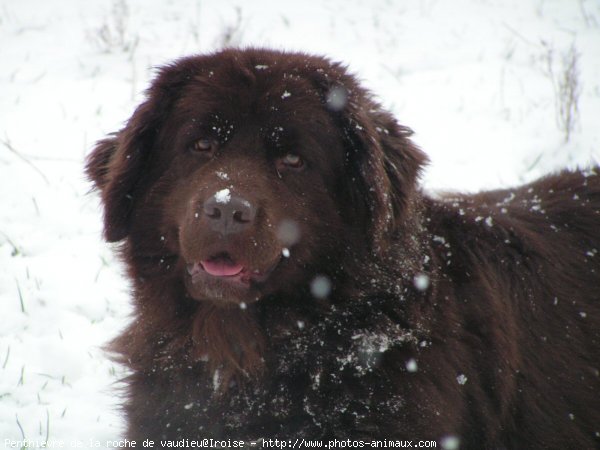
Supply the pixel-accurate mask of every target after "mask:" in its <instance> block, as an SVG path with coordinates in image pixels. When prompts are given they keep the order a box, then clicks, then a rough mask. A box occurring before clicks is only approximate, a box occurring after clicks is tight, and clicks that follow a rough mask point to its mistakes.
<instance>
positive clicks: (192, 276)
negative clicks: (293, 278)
mask: <svg viewBox="0 0 600 450" xmlns="http://www.w3.org/2000/svg"><path fill="white" fill-rule="evenodd" d="M280 261H281V258H277V259H276V260H275V261H274V262H272V263H271V264H268V265H267V267H266V268H264V269H258V268H252V267H250V266H249V265H248V264H245V263H243V262H242V261H239V260H236V259H234V258H233V257H232V256H231V255H230V254H229V253H225V252H223V253H219V254H216V255H213V256H211V257H209V258H207V259H200V260H199V261H194V262H191V263H188V264H187V267H186V269H187V273H188V275H189V277H188V281H191V287H192V290H193V291H196V288H200V287H201V286H203V285H207V284H208V285H211V286H212V287H213V289H212V290H213V291H214V287H216V286H217V285H218V284H221V283H223V285H224V286H225V285H228V286H230V287H235V288H237V289H248V288H250V287H258V286H260V285H261V284H262V283H264V282H266V281H267V279H268V278H269V275H271V273H272V272H273V270H275V268H276V267H277V266H278V265H279V262H280Z"/></svg>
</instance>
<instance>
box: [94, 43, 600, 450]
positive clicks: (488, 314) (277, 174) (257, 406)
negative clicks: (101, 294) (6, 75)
mask: <svg viewBox="0 0 600 450" xmlns="http://www.w3.org/2000/svg"><path fill="white" fill-rule="evenodd" d="M410 135H411V131H410V129H409V128H406V127H404V126H402V125H399V124H398V123H397V122H396V120H395V119H394V118H393V117H392V115H391V114H390V113H388V112H387V111H385V110H383V109H382V108H381V106H380V105H379V104H378V103H377V102H376V101H374V100H373V98H372V96H371V94H370V93H369V92H368V91H366V90H365V89H364V88H362V87H361V86H360V85H359V84H358V82H357V80H356V79H355V78H354V77H353V76H352V75H351V74H349V73H348V72H347V71H346V69H345V68H344V66H343V65H341V64H338V63H335V62H331V61H329V60H328V59H325V58H322V57H316V56H311V55H307V54H303V53H286V52H279V51H271V50H264V49H247V50H236V49H229V50H225V51H221V52H218V53H214V54H209V55H201V56H192V57H189V58H184V59H181V60H178V61H176V62H174V63H173V64H171V65H168V66H166V67H163V68H162V69H161V70H160V72H159V73H158V75H157V77H156V79H155V80H154V81H153V82H152V85H151V86H150V88H149V90H148V92H147V98H146V100H145V101H144V102H143V103H142V104H141V105H140V106H139V107H138V108H137V110H136V111H135V112H134V113H133V116H132V117H131V118H130V119H129V121H128V122H127V124H126V125H125V126H124V128H123V129H121V130H120V131H118V132H117V133H115V134H113V135H110V136H108V137H107V138H106V139H104V140H102V141H100V142H99V143H98V144H97V146H96V148H95V149H94V151H93V152H92V153H91V155H90V156H89V158H88V161H87V174H88V176H89V177H90V178H91V180H92V181H93V183H94V185H95V187H96V188H97V189H98V191H99V193H100V196H101V199H102V203H103V206H104V235H105V238H106V240H107V241H109V242H118V243H119V245H118V251H119V253H120V255H121V257H122V260H123V261H124V263H125V265H126V267H127V270H128V276H129V278H130V279H131V281H132V283H133V304H134V313H133V318H132V322H131V324H130V325H129V327H128V328H127V329H126V330H125V331H124V332H123V333H122V334H121V335H120V336H119V337H118V338H117V339H116V340H115V341H114V342H113V343H112V346H111V350H112V351H113V353H114V354H115V357H116V358H117V359H118V360H119V361H121V362H122V363H123V364H125V365H126V366H127V367H128V368H129V369H130V371H131V373H130V376H129V377H128V378H127V379H126V380H125V386H126V398H127V400H126V402H125V405H124V409H125V413H126V416H127V426H128V431H127V437H128V438H130V439H135V440H137V441H138V442H139V441H142V440H145V439H151V440H153V441H154V446H168V445H169V444H171V445H173V444H175V443H176V442H175V441H177V440H178V439H194V440H199V439H200V438H214V439H240V440H244V441H245V443H246V444H247V443H251V444H253V443H254V442H255V441H256V440H258V439H260V438H265V439H275V438H277V439H282V440H284V441H280V443H282V442H283V443H285V444H286V445H289V446H292V445H295V446H298V445H303V443H304V444H306V443H307V441H302V440H301V439H320V440H323V442H325V440H337V445H338V446H339V445H344V446H373V445H377V443H379V445H399V444H401V445H404V446H410V445H412V446H414V447H417V446H423V445H428V446H433V445H438V446H439V447H442V448H461V449H501V448H505V449H539V448H556V449H558V448H561V449H592V448H600V375H599V370H600V170H599V169H598V168H597V167H596V168H592V169H589V170H585V171H575V172H568V171H565V172H561V173H559V174H557V175H551V176H548V177H545V178H542V179H541V180H539V181H536V182H533V183H531V184H528V185H526V186H523V187H519V188H516V189H506V190H496V191H491V192H482V193H479V194H477V195H451V196H442V197H440V198H438V197H435V198H432V197H430V196H428V195H427V194H425V193H423V192H422V190H421V189H420V188H419V186H418V179H419V174H420V172H421V170H422V168H423V166H424V164H425V163H426V162H427V157H426V156H425V154H424V153H423V152H422V151H421V150H420V149H418V148H417V147H416V146H415V145H414V144H413V143H412V142H411V140H410V139H409V137H410ZM296 439H300V440H298V441H296ZM348 440H350V441H348ZM381 440H385V441H381ZM409 441H410V442H409ZM434 441H436V442H434ZM227 442H231V441H227ZM263 442H264V441H263ZM183 443H187V444H189V445H192V444H191V443H193V441H185V442H183Z"/></svg>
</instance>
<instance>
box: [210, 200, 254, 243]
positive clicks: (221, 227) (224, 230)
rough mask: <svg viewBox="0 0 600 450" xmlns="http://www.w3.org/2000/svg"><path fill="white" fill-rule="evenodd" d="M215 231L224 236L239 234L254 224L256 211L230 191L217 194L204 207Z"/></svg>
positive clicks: (247, 202) (250, 204)
mask: <svg viewBox="0 0 600 450" xmlns="http://www.w3.org/2000/svg"><path fill="white" fill-rule="evenodd" d="M202 211H203V213H204V215H205V216H206V217H207V218H208V223H209V225H210V227H211V228H212V229H213V230H214V231H218V232H219V233H221V234H223V235H227V234H234V233H239V232H241V231H243V230H245V229H247V228H248V227H250V226H251V225H252V224H253V223H254V218H255V217H256V209H255V208H254V206H253V205H252V203H250V202H249V201H248V200H246V199H245V198H243V197H240V196H237V195H232V194H231V192H230V191H229V189H223V190H222V191H219V192H217V193H215V194H214V195H213V196H211V197H210V198H209V199H208V200H206V201H205V202H204V205H203V206H202Z"/></svg>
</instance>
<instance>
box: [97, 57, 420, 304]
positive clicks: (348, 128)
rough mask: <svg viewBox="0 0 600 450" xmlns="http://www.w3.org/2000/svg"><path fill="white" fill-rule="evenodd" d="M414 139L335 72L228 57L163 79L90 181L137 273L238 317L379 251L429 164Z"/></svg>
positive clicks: (199, 62)
mask: <svg viewBox="0 0 600 450" xmlns="http://www.w3.org/2000/svg"><path fill="white" fill-rule="evenodd" d="M409 135H410V130H408V129H407V128H404V127H401V126H399V125H398V124H397V122H396V121H395V120H394V119H393V118H392V117H391V115H389V114H388V113H387V112H385V111H383V110H382V109H381V108H380V106H379V105H378V104H377V103H375V102H374V101H373V100H372V99H371V97H370V95H369V93H368V92H366V91H365V90H364V89H362V88H361V87H360V86H359V85H358V84H357V82H356V80H355V79H354V78H353V77H352V76H351V75H349V74H348V73H347V71H346V70H345V68H344V67H342V66H341V65H339V64H336V63H331V62H330V61H328V60H326V59H324V58H319V57H314V56H309V55H305V54H299V53H282V52H275V51H265V50H256V49H253V50H226V51H223V52H219V53H216V54H212V55H207V56H195V57H190V58H186V59H182V60H180V61H177V62H175V63H174V64H172V65H169V66H167V67H164V68H163V69H161V70H160V72H159V74H158V76H157V77H156V79H155V80H154V82H153V83H152V85H151V87H150V89H149V90H148V93H147V99H146V101H145V102H144V103H142V104H141V105H140V106H139V107H138V109H137V110H136V111H135V112H134V114H133V115H132V117H131V118H130V119H129V121H128V122H127V124H126V126H125V127H124V128H123V129H122V130H120V131H119V132H117V133H115V134H114V135H111V136H109V137H108V138H107V139H105V140H103V141H100V142H99V143H98V145H97V146H96V148H95V149H94V151H93V152H92V154H91V155H90V156H89V158H88V163H87V173H88V175H89V177H90V178H91V179H92V180H93V182H94V183H95V186H96V187H97V188H98V190H99V191H100V194H101V198H102V201H103V204H104V234H105V237H106V239H107V240H108V241H111V242H116V241H122V240H125V241H126V242H127V247H128V249H129V255H130V257H129V258H128V259H129V260H131V261H132V262H133V264H134V265H135V264H138V265H139V266H140V267H145V268H146V269H144V270H147V271H148V272H149V273H152V274H157V273H162V272H161V271H163V272H166V271H168V273H169V274H170V275H169V276H171V277H175V278H177V279H179V280H180V281H181V283H182V285H184V286H185V292H186V293H187V295H188V296H189V297H191V298H193V299H195V300H198V301H201V302H202V301H205V300H206V301H211V302H214V303H218V304H222V305H225V304H231V303H234V304H243V303H250V302H253V301H255V300H258V299H260V298H261V297H264V296H265V295H269V294H272V293H275V292H281V291H286V290H290V289H296V288H297V287H298V286H299V285H301V284H302V285H306V284H307V283H309V282H310V281H311V279H312V278H313V277H314V276H315V275H317V274H323V275H326V276H328V277H331V278H333V279H335V277H336V273H337V272H339V271H343V265H344V264H345V263H348V261H349V260H350V259H360V258H364V257H366V256H367V255H369V254H372V253H377V252H381V251H382V249H384V248H385V243H386V239H388V238H389V236H391V234H392V233H394V231H395V230H397V229H398V227H399V226H400V225H399V224H401V223H402V221H403V217H404V216H405V214H406V213H407V211H408V209H409V208H410V207H411V206H410V205H411V199H412V198H413V195H414V192H415V186H416V180H417V177H418V174H419V171H420V168H421V166H422V165H423V163H424V162H425V160H426V158H425V156H424V155H423V154H422V153H421V151H420V150H418V149H417V148H416V147H415V146H414V145H412V144H411V142H410V141H409V139H408V136H409ZM348 264H349V263H348ZM153 265H154V266H156V267H149V266H153ZM142 275H145V274H142Z"/></svg>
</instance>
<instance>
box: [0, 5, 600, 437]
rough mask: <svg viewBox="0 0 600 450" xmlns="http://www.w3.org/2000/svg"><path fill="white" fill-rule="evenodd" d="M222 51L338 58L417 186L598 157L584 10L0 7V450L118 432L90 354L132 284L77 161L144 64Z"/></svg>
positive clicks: (593, 22)
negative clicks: (416, 173) (408, 133)
mask: <svg viewBox="0 0 600 450" xmlns="http://www.w3.org/2000/svg"><path fill="white" fill-rule="evenodd" d="M227 45H242V46H243V45H258V46H269V47H275V48H280V49H290V50H305V51H309V52H313V53H321V54H326V55H329V56H330V57H332V58H333V59H336V60H342V61H345V62H346V63H348V65H349V67H350V68H351V70H352V71H353V72H354V73H356V74H358V75H359V77H360V78H361V79H362V80H363V81H364V83H365V84H366V85H367V86H368V87H370V88H371V89H372V90H373V91H374V92H376V93H377V95H378V96H379V98H380V100H381V102H382V103H383V104H384V105H385V106H386V107H388V108H390V109H391V110H393V112H394V113H395V114H396V116H397V117H398V118H399V120H400V121H401V122H402V123H403V124H405V125H408V126H410V127H412V128H413V129H414V130H415V132H416V135H415V140H416V142H417V143H418V144H419V145H421V146H422V148H423V149H424V150H425V151H426V152H427V153H428V154H429V155H430V157H431V160H432V164H431V165H430V167H429V169H428V171H427V173H426V174H425V177H424V180H423V182H424V185H425V187H426V189H427V190H429V191H436V190H457V189H460V190H467V191H475V190H478V189H486V188H496V187H501V186H509V185H512V184H517V183H522V182H524V181H529V180H532V179H534V178H536V177H538V176H540V175H542V174H544V173H547V172H550V171H554V170H558V169H560V168H562V167H576V166H586V165H588V164H590V163H596V164H597V163H598V162H600V2H598V1H597V0H452V1H443V0H420V1H419V0H403V1H393V0H371V1H367V0H335V1H308V0H304V1H302V2H300V1H298V2H291V1H289V2H288V1H277V0H270V1H269V0H265V1H252V2H250V1H242V0H237V1H229V0H227V1H224V0H183V1H179V0H169V1H159V0H118V1H113V0H106V1H78V0H0V205H1V208H0V318H1V322H0V446H5V445H7V443H6V441H5V439H14V440H18V439H19V440H20V439H23V438H27V439H32V440H45V439H50V440H52V439H56V440H58V439H60V440H63V441H64V442H65V443H66V447H67V448H68V447H70V446H71V443H72V442H75V441H77V440H78V441H79V442H80V443H81V445H82V446H83V447H89V446H90V444H94V443H95V442H99V443H100V446H101V447H104V446H105V444H106V441H107V440H110V439H116V438H119V437H122V432H123V422H122V419H121V418H120V416H119V413H118V404H119V397H118V395H117V393H116V389H115V382H116V381H117V380H118V378H119V377H120V376H122V375H123V369H122V368H120V367H118V366H115V365H114V364H113V363H111V362H109V361H108V360H107V358H106V356H105V355H104V354H103V352H102V350H101V346H102V345H103V343H105V342H107V341H108V340H110V339H111V338H112V337H113V336H115V335H116V334H117V333H118V331H119V329H121V328H122V327H123V324H124V323H125V322H126V321H127V315H128V312H129V306H128V285H127V282H126V280H125V279H124V278H123V277H122V268H121V267H120V266H119V264H118V263H117V262H116V261H115V259H114V257H113V256H112V255H111V249H110V247H109V246H108V245H106V244H104V243H102V242H101V240H100V232H101V227H100V210H99V205H98V201H97V198H96V197H95V196H94V195H88V193H87V192H88V190H89V184H88V183H87V182H86V180H85V179H84V177H83V174H82V162H83V158H84V156H85V155H86V154H87V153H89V151H90V150H91V148H92V146H93V144H94V142H95V141H96V140H97V139H99V138H101V137H102V136H104V135H105V134H106V133H108V132H111V131H114V130H116V129H118V128H119V127H120V126H121V125H122V124H123V122H124V121H125V120H126V119H127V118H128V117H129V115H130V114H131V113H132V111H133V108H134V106H135V105H136V104H137V103H138V102H139V101H140V99H141V98H142V92H143V90H144V88H145V87H146V86H147V84H148V80H149V78H150V77H151V76H152V74H153V70H154V69H153V68H154V67H156V66H157V65H161V64H164V63H166V62H167V61H169V60H170V59H172V58H176V57H179V56H183V55H187V54H190V53H195V52H203V51H212V50H215V49H218V48H221V47H223V46H227ZM90 439H92V441H91V442H90Z"/></svg>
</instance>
